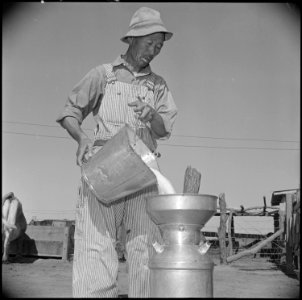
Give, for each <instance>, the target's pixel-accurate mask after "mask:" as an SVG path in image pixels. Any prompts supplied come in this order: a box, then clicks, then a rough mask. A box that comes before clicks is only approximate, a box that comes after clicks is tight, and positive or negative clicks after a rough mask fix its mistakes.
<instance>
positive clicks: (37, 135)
mask: <svg viewBox="0 0 302 300" xmlns="http://www.w3.org/2000/svg"><path fill="white" fill-rule="evenodd" d="M2 132H3V133H8V134H20V135H27V136H35V137H50V138H60V139H71V138H70V137H64V136H55V135H45V134H33V133H24V132H12V131H5V130H4V131H2ZM159 145H161V146H169V147H187V148H213V149H254V150H292V151H299V150H300V149H299V148H272V147H270V148H269V147H265V148H264V147H225V146H206V145H183V144H161V143H160V144H159Z"/></svg>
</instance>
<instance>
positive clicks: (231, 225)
mask: <svg viewBox="0 0 302 300" xmlns="http://www.w3.org/2000/svg"><path fill="white" fill-rule="evenodd" d="M233 222H234V221H233V212H232V211H231V212H230V213H229V220H228V241H229V245H228V256H230V255H232V254H233V234H232V231H233V230H232V229H233V228H232V227H233Z"/></svg>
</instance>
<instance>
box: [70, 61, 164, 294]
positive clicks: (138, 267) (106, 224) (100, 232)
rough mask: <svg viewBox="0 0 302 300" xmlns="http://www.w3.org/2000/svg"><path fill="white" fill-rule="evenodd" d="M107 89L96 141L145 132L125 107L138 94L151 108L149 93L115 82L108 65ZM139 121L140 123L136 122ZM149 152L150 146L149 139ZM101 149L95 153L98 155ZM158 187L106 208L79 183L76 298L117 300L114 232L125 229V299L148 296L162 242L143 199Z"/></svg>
mask: <svg viewBox="0 0 302 300" xmlns="http://www.w3.org/2000/svg"><path fill="white" fill-rule="evenodd" d="M105 69H106V76H107V84H106V87H105V93H104V97H103V99H102V103H101V106H100V109H99V113H98V115H97V116H95V118H96V120H97V122H98V123H100V122H102V124H101V125H102V126H98V131H96V132H95V136H96V138H97V139H98V138H99V139H109V138H111V137H112V135H114V134H115V133H117V132H118V130H119V129H120V128H121V127H122V126H124V124H125V123H128V124H129V125H130V126H131V127H132V128H133V129H137V128H138V127H140V129H141V132H144V133H143V135H144V136H145V133H146V132H147V131H145V130H144V129H143V127H144V126H145V125H144V124H142V123H140V122H139V121H138V120H137V118H136V117H135V114H134V112H133V108H131V107H128V103H129V102H132V101H136V100H137V97H136V96H137V95H140V96H142V98H143V99H144V101H148V103H150V105H154V102H152V101H154V99H153V91H152V86H151V88H150V87H148V82H147V85H146V86H136V85H131V84H128V83H123V82H119V81H116V79H115V76H114V73H113V71H112V66H111V65H105ZM138 122H139V123H138ZM148 141H149V142H150V144H151V145H150V148H151V146H152V141H151V140H150V139H148V140H147V142H148ZM99 149H100V148H97V149H94V151H98V150H99ZM157 193H158V191H157V186H156V185H154V186H150V187H148V188H146V189H144V190H141V191H139V192H137V193H134V194H131V195H129V196H127V197H125V198H123V199H120V200H118V201H116V202H114V203H113V204H111V205H104V204H102V203H101V202H100V201H98V200H97V198H96V197H95V196H94V195H93V194H92V193H91V192H90V190H89V188H88V186H87V184H86V183H85V181H84V180H81V184H80V187H79V197H78V202H77V209H76V227H75V251H74V261H73V296H74V297H117V296H118V286H117V275H118V263H119V262H118V256H117V253H116V250H115V243H116V237H117V230H118V228H119V226H120V225H121V224H122V222H123V224H124V227H125V231H126V252H127V263H128V278H129V291H128V297H149V296H150V287H149V276H150V270H149V268H148V262H149V258H150V257H151V255H152V254H153V253H154V249H153V246H152V243H153V242H155V241H158V242H161V236H160V233H159V230H158V228H157V226H156V225H155V224H154V223H153V222H152V221H151V219H150V218H149V216H148V214H147V212H146V197H148V196H149V195H152V194H157Z"/></svg>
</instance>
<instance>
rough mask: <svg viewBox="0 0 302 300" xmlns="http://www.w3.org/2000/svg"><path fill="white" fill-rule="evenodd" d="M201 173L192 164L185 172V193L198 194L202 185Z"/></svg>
mask: <svg viewBox="0 0 302 300" xmlns="http://www.w3.org/2000/svg"><path fill="white" fill-rule="evenodd" d="M200 180H201V174H200V173H199V172H198V171H197V170H196V169H195V168H192V167H191V166H188V167H187V169H186V172H185V180H184V188H183V192H184V193H193V194H198V192H199V187H200Z"/></svg>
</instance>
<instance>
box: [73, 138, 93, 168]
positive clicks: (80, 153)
mask: <svg viewBox="0 0 302 300" xmlns="http://www.w3.org/2000/svg"><path fill="white" fill-rule="evenodd" d="M92 145H93V143H92V141H91V139H89V138H84V139H82V140H80V142H79V146H78V150H77V153H76V156H77V165H78V166H80V167H81V166H82V164H83V162H86V161H87V158H86V154H87V155H88V157H89V154H90V151H91V148H92Z"/></svg>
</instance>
